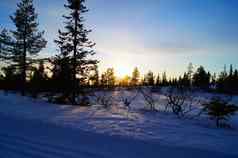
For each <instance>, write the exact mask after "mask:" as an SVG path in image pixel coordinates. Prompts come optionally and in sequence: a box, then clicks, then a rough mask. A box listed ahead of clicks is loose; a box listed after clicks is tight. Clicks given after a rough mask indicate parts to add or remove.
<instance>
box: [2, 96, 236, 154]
mask: <svg viewBox="0 0 238 158" xmlns="http://www.w3.org/2000/svg"><path fill="white" fill-rule="evenodd" d="M132 93H133V92H132V91H127V92H125V95H132ZM111 95H115V98H117V95H118V94H117V93H114V92H112V94H111ZM199 95H200V96H202V97H204V98H206V97H207V96H209V95H210V94H199ZM159 97H161V100H162V101H161V102H162V103H163V101H164V100H163V98H164V97H163V96H159ZM236 101H238V99H237V98H236V97H235V99H234V102H236ZM144 105H145V103H144V102H143V98H142V97H141V96H138V97H137V99H136V100H135V101H134V102H133V105H132V109H131V110H130V112H128V110H127V109H126V108H124V107H123V106H122V105H121V104H120V103H118V105H115V106H113V107H112V108H111V109H105V108H102V107H101V106H99V105H95V106H92V107H76V106H70V105H54V104H49V103H47V102H45V101H42V100H36V99H32V98H28V97H22V96H18V95H17V94H8V95H4V93H3V92H0V124H1V131H0V155H1V157H2V155H5V157H6V158H14V157H19V154H20V155H22V157H24V158H25V157H36V155H37V156H38V157H47V156H48V157H67V158H68V157H78V155H82V157H85V158H87V157H92V158H94V157H157V156H158V155H161V156H162V157H163V156H164V157H179V156H180V157H184V155H183V154H184V153H185V154H186V156H187V157H190V156H193V157H201V156H202V157H204V156H205V157H206V156H207V157H211V156H213V157H214V155H215V157H216V156H218V157H232V155H233V156H234V157H235V156H238V151H237V150H236V148H237V146H238V131H237V127H238V126H237V125H238V124H237V123H238V119H237V116H235V117H234V119H232V123H233V128H232V129H217V128H216V127H215V126H214V125H213V122H211V121H210V120H208V119H207V118H206V117H202V118H194V119H179V118H177V117H176V116H174V115H173V114H171V113H169V112H148V111H146V110H143V107H144ZM25 140H26V141H25ZM4 149H5V150H4ZM64 149H65V150H64ZM9 151H12V152H9ZM80 151H81V152H80ZM1 152H3V154H1ZM7 154H9V156H7ZM14 154H15V155H14ZM52 155H53V156H52ZM64 155H65V156H64Z"/></svg>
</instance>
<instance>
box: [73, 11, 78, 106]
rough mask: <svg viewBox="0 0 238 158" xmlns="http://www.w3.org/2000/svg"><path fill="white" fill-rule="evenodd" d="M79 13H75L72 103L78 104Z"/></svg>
mask: <svg viewBox="0 0 238 158" xmlns="http://www.w3.org/2000/svg"><path fill="white" fill-rule="evenodd" d="M78 17H79V13H78V11H75V24H74V54H73V94H72V102H73V104H74V105H75V104H76V100H75V98H76V90H77V83H76V67H77V65H76V55H77V28H78Z"/></svg>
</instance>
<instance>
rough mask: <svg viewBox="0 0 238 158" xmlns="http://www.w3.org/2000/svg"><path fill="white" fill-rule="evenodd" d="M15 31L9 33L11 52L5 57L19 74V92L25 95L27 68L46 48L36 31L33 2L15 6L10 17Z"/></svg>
mask: <svg viewBox="0 0 238 158" xmlns="http://www.w3.org/2000/svg"><path fill="white" fill-rule="evenodd" d="M10 18H11V20H12V21H13V23H14V25H15V27H16V30H12V31H11V40H10V42H7V43H8V44H7V45H11V50H9V51H8V53H10V54H7V55H6V56H5V57H7V58H5V59H6V60H8V61H9V62H11V64H12V65H14V67H15V68H16V69H18V71H19V73H20V74H21V75H20V76H21V92H22V95H25V88H26V87H25V86H26V76H27V68H28V66H29V64H30V63H31V60H32V57H33V56H36V55H37V54H38V53H39V52H40V51H41V50H42V48H44V47H45V46H46V43H47V42H46V40H45V39H44V38H43V37H42V36H43V34H44V32H40V31H38V23H37V14H36V13H35V8H34V6H33V0H21V2H19V3H18V4H17V10H16V12H15V13H14V15H13V16H10Z"/></svg>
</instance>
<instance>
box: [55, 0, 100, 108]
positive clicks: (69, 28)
mask: <svg viewBox="0 0 238 158" xmlns="http://www.w3.org/2000/svg"><path fill="white" fill-rule="evenodd" d="M67 2H68V3H67V4H66V5H64V6H65V8H66V9H67V10H68V11H69V14H68V15H64V16H63V17H64V18H65V20H66V21H65V24H66V25H65V27H64V31H61V30H60V31H59V39H58V40H55V42H56V43H57V44H58V46H59V47H60V49H61V53H67V54H65V55H66V56H68V58H69V63H70V65H71V69H72V71H69V73H68V74H67V75H68V76H70V78H71V82H72V103H73V104H76V100H75V97H76V93H77V91H78V88H79V84H78V82H77V80H79V81H84V80H85V78H87V77H89V72H90V71H91V70H92V69H93V68H94V66H95V64H97V61H96V60H91V59H89V58H88V56H89V55H94V54H95V52H94V51H93V50H92V48H93V46H94V45H95V43H93V42H91V41H90V40H89V39H88V34H89V33H90V32H91V30H87V29H86V28H85V25H84V21H85V19H84V17H83V14H84V13H86V12H88V9H87V7H86V6H85V0H67ZM71 72H72V73H71ZM77 76H78V78H77ZM80 88H81V92H83V91H82V86H81V87H80Z"/></svg>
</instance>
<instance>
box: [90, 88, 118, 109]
mask: <svg viewBox="0 0 238 158" xmlns="http://www.w3.org/2000/svg"><path fill="white" fill-rule="evenodd" d="M91 99H92V100H94V103H96V104H99V105H102V106H103V107H104V108H110V107H111V106H112V105H113V102H114V101H113V100H114V98H113V95H112V93H111V92H110V91H108V90H101V91H98V92H94V93H92V94H91Z"/></svg>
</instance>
